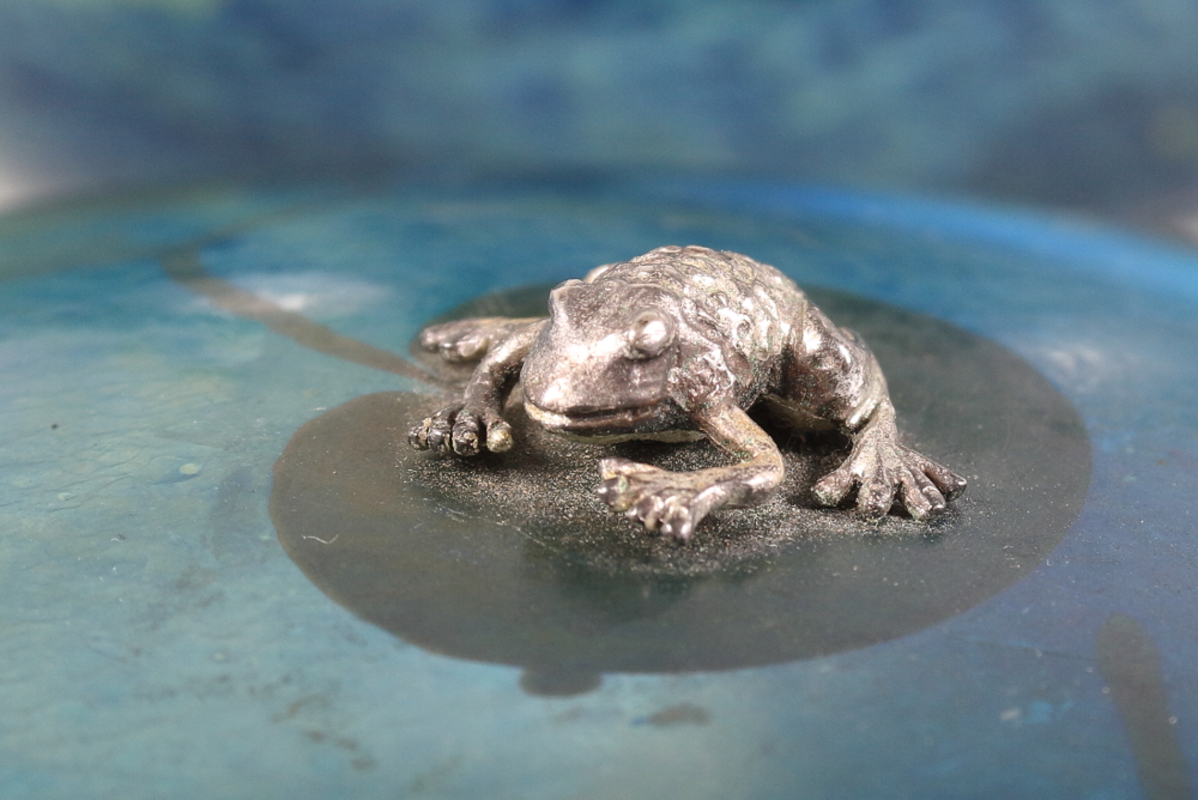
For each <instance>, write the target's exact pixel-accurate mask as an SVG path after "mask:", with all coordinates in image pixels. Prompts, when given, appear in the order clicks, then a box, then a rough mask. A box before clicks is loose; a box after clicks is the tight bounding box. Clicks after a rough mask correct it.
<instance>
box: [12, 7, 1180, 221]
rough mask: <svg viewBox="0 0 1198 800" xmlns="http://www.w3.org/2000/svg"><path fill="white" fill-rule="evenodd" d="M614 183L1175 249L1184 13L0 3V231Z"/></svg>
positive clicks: (1167, 9)
mask: <svg viewBox="0 0 1198 800" xmlns="http://www.w3.org/2000/svg"><path fill="white" fill-rule="evenodd" d="M630 172H631V173H636V174H639V175H653V174H679V173H682V174H702V175H728V176H737V177H750V178H767V179H770V180H784V181H796V182H808V183H821V184H835V185H841V186H848V187H858V188H868V189H883V190H899V191H913V192H921V193H935V194H941V195H958V196H973V197H981V198H987V199H998V200H1002V201H1013V202H1016V203H1021V204H1029V205H1039V206H1051V207H1057V208H1069V209H1074V210H1081V211H1085V212H1090V213H1094V214H1097V215H1102V216H1106V217H1108V218H1118V219H1120V220H1123V221H1131V222H1136V223H1142V224H1145V225H1149V226H1153V227H1155V228H1156V229H1158V230H1161V231H1166V232H1169V233H1172V234H1174V235H1181V236H1184V235H1187V233H1188V234H1190V235H1193V236H1194V237H1198V223H1195V221H1194V220H1195V219H1198V217H1193V216H1191V213H1190V209H1192V208H1195V207H1198V200H1195V197H1196V196H1198V195H1195V194H1194V192H1193V190H1194V189H1195V187H1198V3H1195V2H1193V0H1104V1H1103V2H1101V3H1097V2H1094V0H737V2H735V3H731V2H718V1H717V0H36V2H34V1H33V0H0V207H7V208H12V207H15V206H17V205H20V204H22V203H26V202H30V201H32V200H36V199H39V198H40V199H45V198H47V197H55V196H62V195H74V194H79V193H89V194H94V193H97V192H105V191H110V190H112V189H113V188H115V187H126V186H138V185H144V184H162V183H171V182H194V181H197V180H209V179H213V178H217V179H221V178H236V179H277V178H280V177H283V178H291V177H295V176H301V177H322V176H335V177H354V178H356V177H373V176H386V177H388V178H391V177H395V176H400V177H403V176H405V175H412V176H419V177H422V178H427V177H434V178H437V177H447V178H454V179H472V178H476V177H486V176H493V175H503V176H510V175H513V174H514V175H555V176H565V177H567V178H579V179H581V178H586V177H592V176H603V175H611V174H628V173H630ZM1190 226H1192V227H1193V229H1192V230H1191V228H1190Z"/></svg>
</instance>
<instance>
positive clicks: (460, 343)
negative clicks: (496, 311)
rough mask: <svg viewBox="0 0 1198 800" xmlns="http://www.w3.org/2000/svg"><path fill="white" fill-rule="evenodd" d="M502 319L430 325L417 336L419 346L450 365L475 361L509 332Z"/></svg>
mask: <svg viewBox="0 0 1198 800" xmlns="http://www.w3.org/2000/svg"><path fill="white" fill-rule="evenodd" d="M512 323H513V320H510V319H508V318H506V317H479V318H474V319H458V320H454V321H452V322H443V323H441V324H439V325H430V326H429V327H427V328H425V329H424V330H422V331H421V332H420V346H421V347H422V348H424V349H425V350H428V351H430V352H436V353H439V354H440V355H441V358H443V359H445V360H446V361H449V362H451V363H461V362H463V361H478V360H479V359H481V358H482V357H483V356H485V355H486V354H487V351H488V350H489V349H491V347H492V345H494V343H495V342H496V341H498V340H499V339H501V338H502V337H504V336H506V335H507V334H508V333H509V332H510V331H511V329H512Z"/></svg>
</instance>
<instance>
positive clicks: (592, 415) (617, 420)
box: [524, 400, 655, 436]
mask: <svg viewBox="0 0 1198 800" xmlns="http://www.w3.org/2000/svg"><path fill="white" fill-rule="evenodd" d="M524 410H525V412H526V413H527V414H528V416H529V418H530V419H532V420H533V421H534V422H536V423H537V424H538V425H540V426H541V427H542V428H545V429H546V430H549V431H561V432H565V433H580V434H594V435H599V436H602V435H611V434H616V435H619V434H628V433H634V432H635V431H634V430H630V429H635V428H637V427H640V425H641V424H642V423H644V422H647V421H649V420H651V419H652V418H653V417H654V416H655V409H654V407H652V406H630V407H627V408H597V409H593V408H585V409H579V410H572V411H570V413H568V414H563V413H560V412H557V411H549V410H548V409H545V408H541V407H540V406H538V405H536V404H535V403H532V402H529V401H528V400H525V401H524Z"/></svg>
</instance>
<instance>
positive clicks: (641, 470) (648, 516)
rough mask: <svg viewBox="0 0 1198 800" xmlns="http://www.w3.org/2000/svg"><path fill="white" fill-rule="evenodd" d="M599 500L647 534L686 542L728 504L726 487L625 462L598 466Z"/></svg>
mask: <svg viewBox="0 0 1198 800" xmlns="http://www.w3.org/2000/svg"><path fill="white" fill-rule="evenodd" d="M599 474H600V476H601V477H602V478H603V480H602V482H601V483H600V484H599V486H598V487H597V488H596V491H597V492H598V494H599V497H600V498H601V499H602V500H603V501H604V502H605V503H607V504H608V505H609V506H611V507H612V509H613V510H615V511H622V512H624V516H626V517H628V518H629V519H631V520H634V521H637V522H640V523H641V524H642V525H644V526H645V528H646V529H648V530H651V531H652V530H659V531H661V533H662V534H663V535H665V536H673V537H674V538H675V539H679V540H681V541H686V540H687V539H689V538H690V537H691V534H693V533H694V531H695V526H696V525H698V524H699V522H700V521H701V520H702V519H703V518H704V517H705V516H707V513H708V512H709V511H711V510H712V509H713V508H716V507H717V506H719V505H722V504H723V503H724V502H725V501H726V500H727V492H726V491H725V488H726V487H724V486H723V485H721V484H719V483H716V484H711V483H708V482H706V481H704V480H702V479H701V478H698V477H696V476H695V475H694V473H686V472H670V471H668V470H664V469H659V468H657V467H653V466H650V465H648V464H640V463H637V462H635V461H629V460H628V459H624V458H605V459H603V460H602V461H600V462H599Z"/></svg>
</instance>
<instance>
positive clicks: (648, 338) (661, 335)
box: [628, 311, 674, 360]
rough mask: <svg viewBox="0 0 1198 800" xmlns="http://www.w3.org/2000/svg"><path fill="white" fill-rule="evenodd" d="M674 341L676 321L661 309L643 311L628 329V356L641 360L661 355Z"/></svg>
mask: <svg viewBox="0 0 1198 800" xmlns="http://www.w3.org/2000/svg"><path fill="white" fill-rule="evenodd" d="M672 341H674V322H673V320H671V319H670V318H669V317H667V316H664V315H663V314H662V313H661V312H659V311H642V312H641V313H640V314H638V315H637V316H636V318H635V319H633V321H632V325H631V326H630V327H629V329H628V357H629V358H632V359H635V360H641V359H646V358H653V357H654V356H657V355H660V354H661V352H662V351H663V350H665V349H666V348H667V347H669V346H670V342H672Z"/></svg>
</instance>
